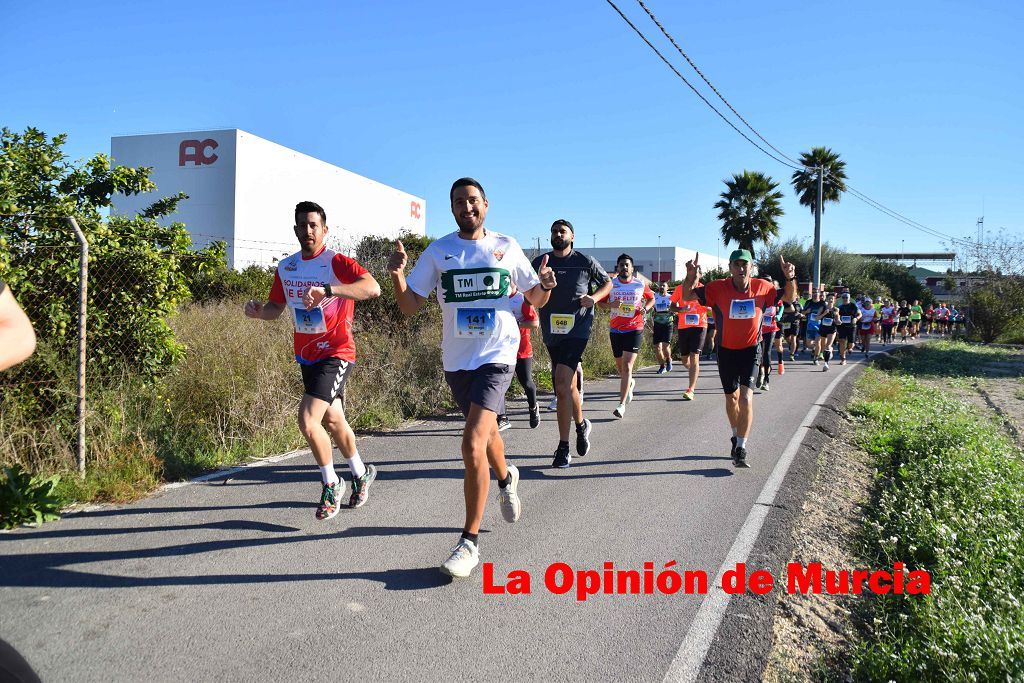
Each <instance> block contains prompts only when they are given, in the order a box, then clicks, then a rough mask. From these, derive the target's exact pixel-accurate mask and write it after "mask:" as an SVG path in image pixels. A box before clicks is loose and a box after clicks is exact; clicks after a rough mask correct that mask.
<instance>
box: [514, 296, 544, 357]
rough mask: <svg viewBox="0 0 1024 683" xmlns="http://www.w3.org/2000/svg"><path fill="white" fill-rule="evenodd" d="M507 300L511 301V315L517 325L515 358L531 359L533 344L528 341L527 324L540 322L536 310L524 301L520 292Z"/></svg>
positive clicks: (528, 328)
mask: <svg viewBox="0 0 1024 683" xmlns="http://www.w3.org/2000/svg"><path fill="white" fill-rule="evenodd" d="M509 298H510V299H511V300H512V315H514V316H515V317H516V323H518V324H519V351H518V353H516V358H517V359H520V358H533V343H532V342H531V341H530V332H531V330H530V327H529V324H530V323H531V322H534V321H536V320H540V316H538V315H537V309H536V308H534V307H533V306H532V305H531V304H530V302H529V301H527V300H526V297H525V296H523V293H522V292H519V291H517V292H516V293H515V294H513V295H512V296H510V297H509Z"/></svg>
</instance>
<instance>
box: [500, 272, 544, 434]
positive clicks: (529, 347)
mask: <svg viewBox="0 0 1024 683" xmlns="http://www.w3.org/2000/svg"><path fill="white" fill-rule="evenodd" d="M509 291H510V294H509V298H510V299H512V314H513V315H514V316H515V317H516V323H517V324H518V325H519V351H518V352H517V353H516V379H517V380H519V385H520V386H521V387H523V391H525V392H526V404H527V405H528V406H529V408H530V429H536V428H537V427H538V426H539V425H540V406H538V405H537V384H536V383H535V382H534V381H533V342H532V340H531V339H530V333H531V332H532V331H533V330H535V329H537V328H539V327H540V318H539V317H538V316H537V309H536V308H534V307H533V306H531V305H530V302H529V301H527V300H526V297H525V296H523V293H522V292H520V291H519V290H518V289H516V286H515V285H511V286H510V287H509ZM511 426H512V423H511V422H509V421H508V415H507V414H506V413H505V407H504V405H502V410H501V414H500V415H498V431H499V432H503V431H505V430H506V429H508V428H510V427H511Z"/></svg>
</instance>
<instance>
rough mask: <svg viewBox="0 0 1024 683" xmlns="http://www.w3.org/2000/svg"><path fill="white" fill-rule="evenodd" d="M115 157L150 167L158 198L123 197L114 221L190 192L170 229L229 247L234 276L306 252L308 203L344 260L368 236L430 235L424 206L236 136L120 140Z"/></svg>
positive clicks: (113, 142) (114, 141)
mask: <svg viewBox="0 0 1024 683" xmlns="http://www.w3.org/2000/svg"><path fill="white" fill-rule="evenodd" d="M110 154H111V156H112V157H113V158H114V162H115V163H118V164H121V165H124V166H149V167H152V169H153V172H152V174H151V176H150V177H151V178H152V180H153V182H155V183H156V186H157V190H158V192H157V193H156V196H154V195H153V193H150V194H144V195H134V196H130V197H126V196H124V195H115V197H114V200H113V209H112V211H113V213H115V214H121V215H135V214H136V213H138V212H140V211H142V210H143V209H144V208H145V207H146V206H148V205H149V204H151V203H153V202H154V201H155V200H156V199H158V198H160V197H167V196H170V195H173V194H176V193H178V192H185V193H186V194H187V195H189V199H187V200H185V201H183V202H181V203H180V204H179V205H178V211H177V212H175V213H174V214H172V215H170V216H168V217H167V218H165V219H162V222H163V223H165V224H169V223H171V222H175V221H180V222H182V223H184V224H185V227H186V228H187V229H188V231H189V232H190V233H191V234H192V238H193V243H194V244H196V245H197V246H205V245H206V244H208V243H209V242H211V241H214V240H223V241H225V242H227V244H228V264H229V265H230V266H231V267H234V268H244V267H245V266H247V265H250V264H253V263H255V264H259V265H269V264H271V263H273V262H274V261H276V260H277V259H278V258H280V257H281V256H282V255H284V254H290V253H294V252H295V251H298V243H297V242H296V240H295V237H294V233H293V231H292V226H293V225H294V224H295V222H294V209H295V205H296V204H297V203H299V202H300V201H306V200H309V201H314V202H317V203H318V204H320V205H321V206H323V207H324V210H325V211H326V213H327V226H328V228H329V232H328V238H327V239H328V244H329V245H331V246H333V247H335V248H339V249H342V250H345V251H348V250H351V249H352V248H353V247H355V245H356V244H357V243H358V242H359V240H360V239H362V238H363V237H365V236H366V235H381V236H385V237H397V236H398V235H399V233H401V232H411V233H415V234H417V235H423V234H425V230H426V215H427V203H426V201H424V200H423V199H422V198H420V197H417V196H415V195H411V194H409V193H407V192H403V191H401V190H398V189H395V188H393V187H388V186H387V185H383V184H381V183H378V182H377V181H375V180H370V179H369V178H364V177H362V176H360V175H356V174H355V173H352V172H351V171H346V170H345V169H343V168H339V167H338V166H333V165H331V164H329V163H327V162H325V161H320V160H319V159H315V158H313V157H311V156H308V155H306V154H302V153H301V152H296V151H295V150H293V149H289V148H287V147H283V146H281V145H279V144H277V143H274V142H270V141H269V140H264V139H263V138H260V137H257V136H255V135H253V134H252V133H247V132H245V131H243V130H238V129H237V128H229V129H225V130H199V131H188V132H184V133H160V134H154V135H126V136H119V137H114V138H111V139H110Z"/></svg>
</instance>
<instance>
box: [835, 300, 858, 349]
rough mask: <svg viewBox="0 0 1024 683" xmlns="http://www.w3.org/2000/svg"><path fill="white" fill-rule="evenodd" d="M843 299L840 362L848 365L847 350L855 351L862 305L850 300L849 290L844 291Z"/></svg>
mask: <svg viewBox="0 0 1024 683" xmlns="http://www.w3.org/2000/svg"><path fill="white" fill-rule="evenodd" d="M842 299H843V303H841V304H840V305H839V333H838V334H839V364H840V365H846V352H847V351H851V352H852V351H853V343H854V337H855V335H856V330H857V323H859V322H860V307H859V306H858V305H857V304H855V303H853V302H851V301H850V293H849V292H843V296H842Z"/></svg>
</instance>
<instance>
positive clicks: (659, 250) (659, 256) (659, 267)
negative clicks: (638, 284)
mask: <svg viewBox="0 0 1024 683" xmlns="http://www.w3.org/2000/svg"><path fill="white" fill-rule="evenodd" d="M657 281H658V282H661V235H658V280H657Z"/></svg>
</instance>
